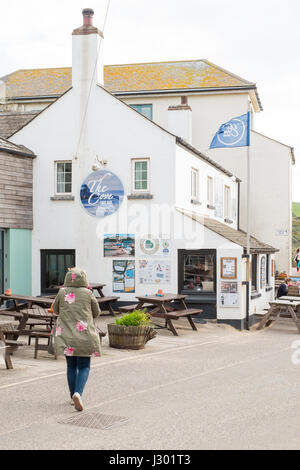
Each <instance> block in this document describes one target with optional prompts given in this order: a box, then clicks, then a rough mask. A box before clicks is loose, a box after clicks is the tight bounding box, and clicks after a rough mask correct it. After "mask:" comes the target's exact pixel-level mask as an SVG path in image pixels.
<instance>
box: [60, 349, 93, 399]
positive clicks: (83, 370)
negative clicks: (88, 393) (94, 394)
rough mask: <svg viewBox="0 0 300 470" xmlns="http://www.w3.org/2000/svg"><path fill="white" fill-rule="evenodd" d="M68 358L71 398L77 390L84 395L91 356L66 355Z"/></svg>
mask: <svg viewBox="0 0 300 470" xmlns="http://www.w3.org/2000/svg"><path fill="white" fill-rule="evenodd" d="M66 360H67V379H68V385H69V389H70V394H71V398H72V396H73V395H74V393H76V392H77V393H79V395H82V393H83V390H84V387H85V384H86V382H87V379H88V376H89V373H90V366H91V358H90V357H72V356H66Z"/></svg>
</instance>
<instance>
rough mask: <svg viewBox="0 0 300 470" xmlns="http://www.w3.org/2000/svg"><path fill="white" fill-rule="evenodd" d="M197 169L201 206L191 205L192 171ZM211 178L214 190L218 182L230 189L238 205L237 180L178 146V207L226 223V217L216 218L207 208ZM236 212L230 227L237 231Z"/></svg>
mask: <svg viewBox="0 0 300 470" xmlns="http://www.w3.org/2000/svg"><path fill="white" fill-rule="evenodd" d="M192 168H195V169H196V170H198V174H199V196H200V197H199V201H200V202H201V205H196V204H192V203H191V170H192ZM208 176H210V177H212V178H213V180H214V188H215V187H216V184H217V180H219V181H220V184H221V185H222V186H223V189H224V186H225V185H226V186H228V187H230V190H231V198H232V201H233V200H234V201H235V202H236V207H237V203H238V183H237V182H236V181H235V178H231V177H229V176H227V175H226V174H224V173H223V172H221V171H219V170H218V169H217V168H215V167H214V166H212V165H209V164H208V163H206V162H205V161H203V160H201V159H200V158H197V157H196V156H195V155H193V154H192V153H190V152H189V151H187V150H185V149H184V148H182V147H180V146H177V150H176V205H177V206H178V207H181V208H184V209H187V210H189V211H194V212H197V213H200V214H203V215H205V216H208V217H212V218H214V219H216V220H218V221H219V222H222V223H225V222H224V217H222V218H221V217H216V216H215V211H214V209H209V208H208V207H207V202H208V201H207V177H208ZM231 206H232V203H231ZM233 212H234V211H232V214H231V216H232V221H233V223H232V224H226V225H229V226H230V227H232V228H235V229H237V223H238V220H237V210H236V216H235V217H234V213H233Z"/></svg>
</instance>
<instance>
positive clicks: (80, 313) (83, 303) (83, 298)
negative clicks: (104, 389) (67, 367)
mask: <svg viewBox="0 0 300 470" xmlns="http://www.w3.org/2000/svg"><path fill="white" fill-rule="evenodd" d="M53 311H54V313H57V314H59V316H58V318H57V322H56V327H55V331H54V332H53V337H54V348H55V352H56V354H57V355H58V356H59V355H65V356H80V357H89V356H91V357H92V356H93V357H97V356H100V354H101V346H100V339H99V334H98V333H97V331H96V329H95V326H94V321H93V318H96V317H98V316H99V315H100V309H99V305H98V302H97V300H96V298H95V296H94V294H93V293H92V292H91V291H90V290H89V289H88V282H87V279H86V274H85V272H84V271H83V270H82V269H78V268H72V269H71V270H70V271H69V272H68V273H67V274H66V277H65V283H64V287H63V288H61V289H60V291H59V293H58V294H57V296H56V299H55V301H54V303H53Z"/></svg>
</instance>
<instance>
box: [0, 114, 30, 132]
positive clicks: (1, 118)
mask: <svg viewBox="0 0 300 470" xmlns="http://www.w3.org/2000/svg"><path fill="white" fill-rule="evenodd" d="M36 115H37V113H1V112H0V136H1V137H4V139H7V138H8V137H10V136H11V135H12V134H14V133H15V132H17V131H18V130H19V129H21V127H23V126H25V125H26V124H27V123H28V122H29V121H31V120H32V119H33V118H34V117H35V116H36Z"/></svg>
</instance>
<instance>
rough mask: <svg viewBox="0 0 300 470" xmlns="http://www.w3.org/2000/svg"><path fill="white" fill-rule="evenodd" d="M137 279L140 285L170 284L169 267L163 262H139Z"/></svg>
mask: <svg viewBox="0 0 300 470" xmlns="http://www.w3.org/2000/svg"><path fill="white" fill-rule="evenodd" d="M139 279H140V283H141V284H170V282H171V265H170V263H169V262H166V261H165V260H157V261H156V260H153V259H142V260H139Z"/></svg>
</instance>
